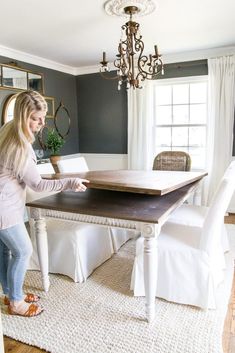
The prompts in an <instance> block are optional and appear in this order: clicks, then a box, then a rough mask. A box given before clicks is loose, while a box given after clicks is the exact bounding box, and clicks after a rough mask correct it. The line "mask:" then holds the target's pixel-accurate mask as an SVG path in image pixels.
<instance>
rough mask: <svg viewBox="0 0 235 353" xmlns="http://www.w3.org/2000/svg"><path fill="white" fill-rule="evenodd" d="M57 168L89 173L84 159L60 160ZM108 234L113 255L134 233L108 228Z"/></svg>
mask: <svg viewBox="0 0 235 353" xmlns="http://www.w3.org/2000/svg"><path fill="white" fill-rule="evenodd" d="M57 166H58V169H59V172H60V173H82V172H88V171H89V168H88V165H87V163H86V160H85V158H84V157H74V158H68V159H61V160H59V161H58V162H57ZM110 234H111V238H112V242H113V250H114V252H115V253H117V252H118V250H119V249H120V247H121V246H122V245H123V244H125V243H126V242H127V240H129V239H130V238H132V237H133V236H135V232H133V231H129V230H125V229H119V228H110Z"/></svg>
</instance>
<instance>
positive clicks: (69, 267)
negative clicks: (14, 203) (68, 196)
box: [27, 163, 113, 282]
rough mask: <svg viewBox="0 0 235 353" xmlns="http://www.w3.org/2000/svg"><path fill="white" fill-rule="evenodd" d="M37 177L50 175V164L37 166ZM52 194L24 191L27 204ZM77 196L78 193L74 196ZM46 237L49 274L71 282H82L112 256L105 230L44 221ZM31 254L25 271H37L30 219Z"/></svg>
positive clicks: (110, 243)
mask: <svg viewBox="0 0 235 353" xmlns="http://www.w3.org/2000/svg"><path fill="white" fill-rule="evenodd" d="M38 170H39V172H40V173H41V174H51V173H54V169H53V167H52V165H51V164H50V163H46V164H41V165H38ZM51 194H53V193H50V192H49V193H48V192H43V193H36V192H33V191H31V190H27V201H28V202H29V201H33V200H34V199H39V198H41V197H46V196H48V195H51ZM78 197H79V194H78ZM46 227H47V234H48V258H49V272H51V273H60V274H64V275H67V276H69V277H70V278H72V279H73V280H74V281H75V282H83V281H85V280H86V278H87V277H88V276H89V275H90V274H91V273H92V272H93V270H94V269H95V268H97V267H98V266H99V265H101V264H102V263H103V262H105V261H106V260H107V259H109V258H110V257H111V256H112V254H113V245H112V239H111V235H110V232H109V229H108V228H104V227H99V226H94V225H89V224H82V223H78V222H72V221H64V220H59V219H56V220H54V219H51V218H48V219H46ZM30 235H31V239H32V244H33V254H32V256H31V259H30V264H29V269H39V263H38V256H37V245H36V237H35V234H34V228H33V221H32V220H30Z"/></svg>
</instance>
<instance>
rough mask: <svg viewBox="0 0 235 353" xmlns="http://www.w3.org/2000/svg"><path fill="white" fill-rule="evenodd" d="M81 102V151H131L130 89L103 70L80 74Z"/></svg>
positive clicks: (78, 84) (79, 95) (122, 152)
mask: <svg viewBox="0 0 235 353" xmlns="http://www.w3.org/2000/svg"><path fill="white" fill-rule="evenodd" d="M110 75H111V76H112V75H114V73H110ZM77 102H78V127H79V151H80V152H81V153H117V154H118V153H120V154H125V153H127V93H126V89H125V88H124V87H123V89H122V90H120V91H118V89H117V80H105V79H104V78H102V77H101V76H100V74H99V73H98V74H97V73H96V74H89V75H82V76H77Z"/></svg>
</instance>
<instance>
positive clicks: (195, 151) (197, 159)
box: [188, 148, 206, 169]
mask: <svg viewBox="0 0 235 353" xmlns="http://www.w3.org/2000/svg"><path fill="white" fill-rule="evenodd" d="M188 153H189V154H190V157H191V162H192V164H191V167H192V169H205V166H206V163H205V149H204V148H189V151H188Z"/></svg>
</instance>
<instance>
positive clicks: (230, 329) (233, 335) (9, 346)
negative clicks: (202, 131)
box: [4, 214, 235, 353]
mask: <svg viewBox="0 0 235 353" xmlns="http://www.w3.org/2000/svg"><path fill="white" fill-rule="evenodd" d="M225 222H226V223H230V224H235V214H233V215H229V216H228V217H225ZM4 345H5V353H43V352H45V351H44V350H42V349H39V348H35V347H32V346H28V345H26V344H23V343H20V342H18V341H15V340H13V339H11V338H8V337H4ZM223 349H224V353H235V276H234V278H233V288H232V292H231V298H230V302H229V306H228V311H227V316H226V320H225V323H224V333H223Z"/></svg>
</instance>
